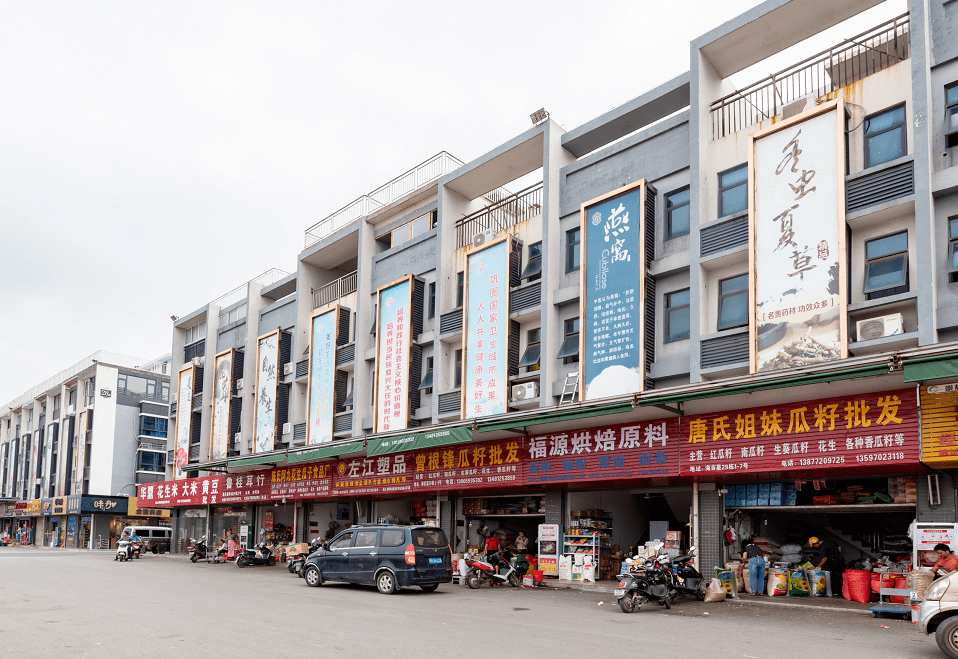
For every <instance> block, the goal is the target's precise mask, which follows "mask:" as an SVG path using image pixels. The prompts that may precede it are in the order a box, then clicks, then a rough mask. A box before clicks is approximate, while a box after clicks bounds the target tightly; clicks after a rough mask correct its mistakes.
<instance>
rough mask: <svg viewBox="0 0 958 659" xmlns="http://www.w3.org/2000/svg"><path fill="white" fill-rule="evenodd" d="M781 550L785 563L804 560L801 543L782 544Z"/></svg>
mask: <svg viewBox="0 0 958 659" xmlns="http://www.w3.org/2000/svg"><path fill="white" fill-rule="evenodd" d="M781 552H782V562H783V563H789V564H794V563H801V562H802V546H801V545H782V548H781Z"/></svg>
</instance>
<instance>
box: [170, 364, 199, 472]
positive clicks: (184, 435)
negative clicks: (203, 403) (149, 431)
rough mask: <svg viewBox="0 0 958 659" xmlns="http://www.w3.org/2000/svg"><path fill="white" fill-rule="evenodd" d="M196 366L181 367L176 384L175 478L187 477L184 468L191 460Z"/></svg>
mask: <svg viewBox="0 0 958 659" xmlns="http://www.w3.org/2000/svg"><path fill="white" fill-rule="evenodd" d="M195 374H196V367H194V366H193V365H192V364H190V365H189V366H185V367H184V368H182V369H180V373H179V377H178V379H177V385H176V433H175V435H174V436H175V437H176V453H175V454H174V467H173V477H174V478H185V477H186V472H185V471H183V468H184V467H185V466H186V463H187V462H189V461H190V436H191V435H192V432H193V377H194V376H195Z"/></svg>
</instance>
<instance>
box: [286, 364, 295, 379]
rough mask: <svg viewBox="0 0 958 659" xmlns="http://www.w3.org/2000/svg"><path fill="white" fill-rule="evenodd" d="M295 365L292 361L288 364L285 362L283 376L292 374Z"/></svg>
mask: <svg viewBox="0 0 958 659" xmlns="http://www.w3.org/2000/svg"><path fill="white" fill-rule="evenodd" d="M295 367H296V365H295V364H294V363H293V362H290V363H288V364H283V377H286V376H287V375H292V374H293V369H294V368H295Z"/></svg>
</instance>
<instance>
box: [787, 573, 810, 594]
mask: <svg viewBox="0 0 958 659" xmlns="http://www.w3.org/2000/svg"><path fill="white" fill-rule="evenodd" d="M788 594H789V596H791V597H808V580H807V579H806V578H805V568H799V569H796V570H789V571H788Z"/></svg>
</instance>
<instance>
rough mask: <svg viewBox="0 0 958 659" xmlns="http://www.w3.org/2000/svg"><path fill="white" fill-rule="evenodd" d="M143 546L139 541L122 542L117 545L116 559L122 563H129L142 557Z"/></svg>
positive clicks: (128, 540)
mask: <svg viewBox="0 0 958 659" xmlns="http://www.w3.org/2000/svg"><path fill="white" fill-rule="evenodd" d="M141 546H142V545H141V544H140V541H139V540H131V539H129V538H127V539H126V540H120V541H119V542H117V543H116V557H117V558H118V559H119V560H121V561H127V560H131V559H134V558H139V557H140V549H141Z"/></svg>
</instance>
